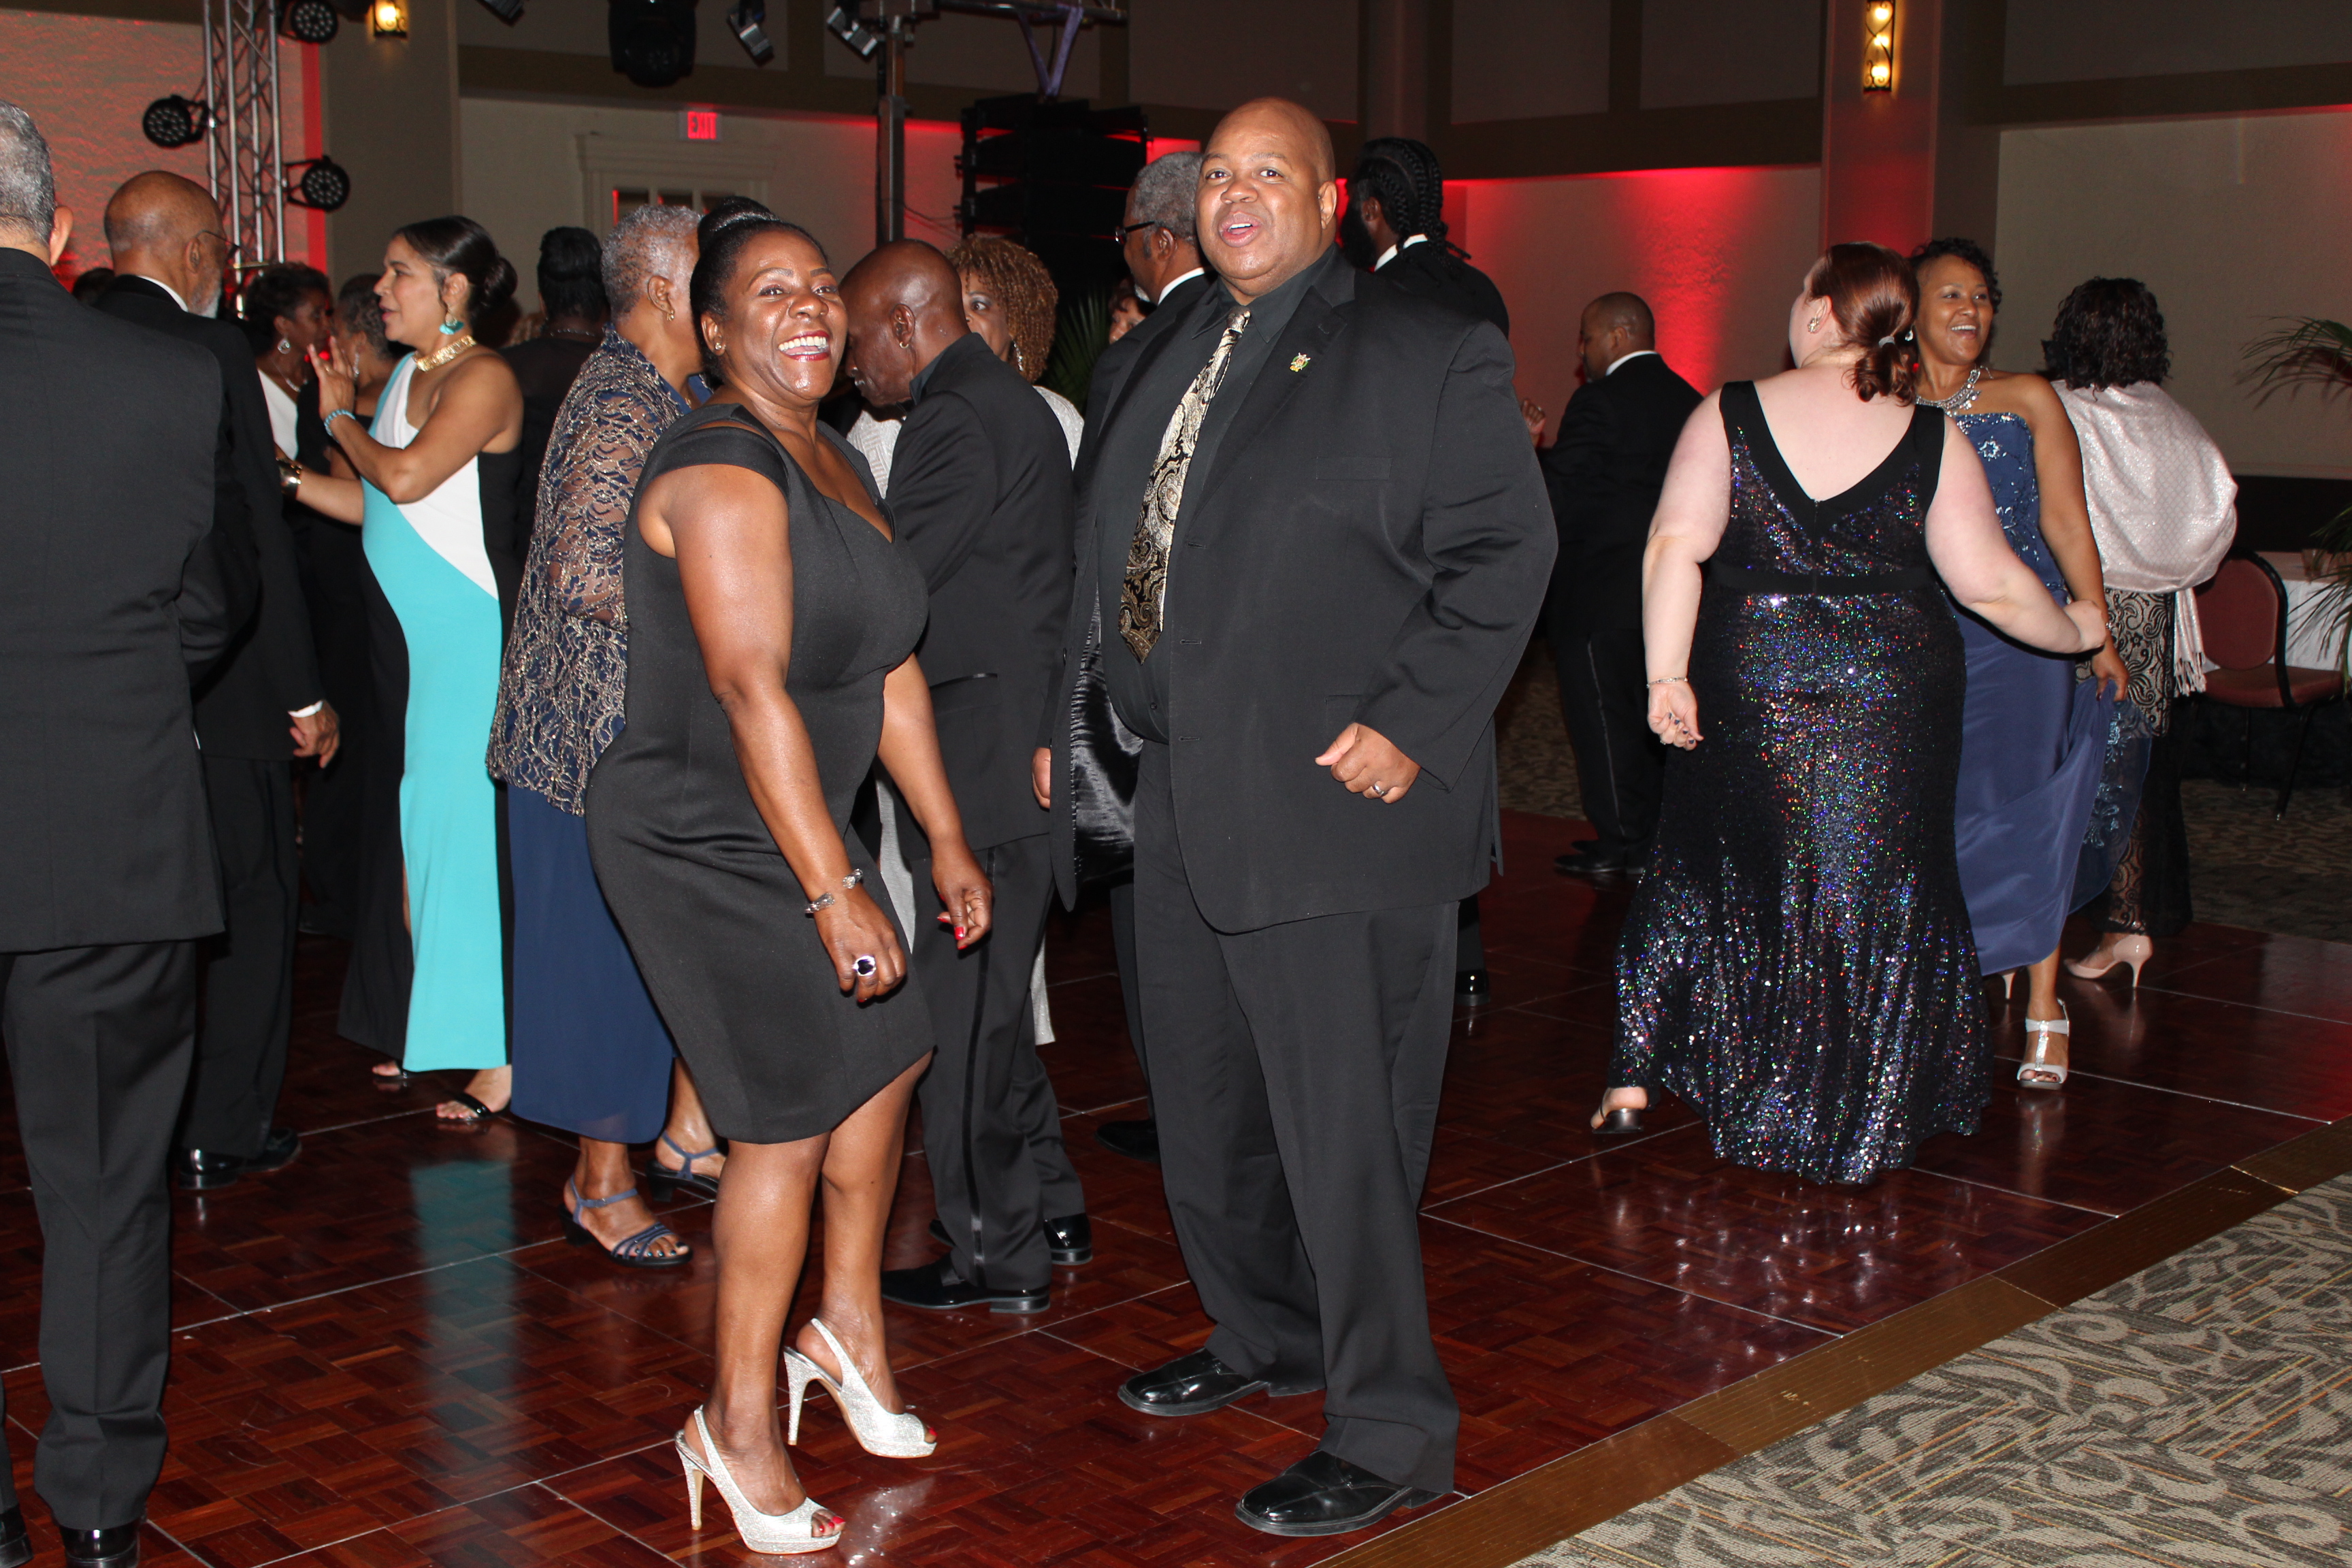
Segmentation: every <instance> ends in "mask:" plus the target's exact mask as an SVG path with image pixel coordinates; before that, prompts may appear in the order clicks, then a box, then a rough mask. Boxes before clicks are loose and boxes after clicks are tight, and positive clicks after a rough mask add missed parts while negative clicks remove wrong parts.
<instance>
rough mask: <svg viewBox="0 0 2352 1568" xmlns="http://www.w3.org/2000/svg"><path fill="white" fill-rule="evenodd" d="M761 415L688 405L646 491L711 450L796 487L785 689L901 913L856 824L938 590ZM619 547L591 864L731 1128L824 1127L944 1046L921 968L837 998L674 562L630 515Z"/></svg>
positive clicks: (591, 816) (712, 458)
mask: <svg viewBox="0 0 2352 1568" xmlns="http://www.w3.org/2000/svg"><path fill="white" fill-rule="evenodd" d="M756 423H757V421H756V419H755V418H754V417H753V416H751V414H750V412H749V411H748V410H746V409H744V408H742V407H740V406H739V405H731V404H710V405H705V406H704V407H702V408H700V409H698V410H697V411H696V412H694V413H692V414H689V415H688V416H686V417H684V418H682V419H680V420H679V421H678V422H677V424H675V425H673V426H670V427H669V429H668V430H667V432H666V433H665V434H664V435H663V436H662V438H661V440H660V441H659V442H658V443H657V444H656V446H655V447H654V449H653V452H652V454H651V455H650V456H649V457H648V458H646V467H645V474H644V477H643V478H642V479H640V480H639V482H638V487H637V494H638V496H639V497H640V498H642V497H643V496H644V494H645V492H646V489H647V488H649V487H650V486H651V485H652V483H653V481H654V480H655V479H658V478H659V477H660V476H662V475H663V474H666V473H667V472H669V471H670V470H671V469H673V468H692V467H695V466H697V465H700V464H711V463H716V464H725V465H729V466H731V467H735V468H749V469H751V471H752V472H753V473H756V474H760V475H761V476H763V477H765V478H766V479H768V480H769V482H771V483H772V484H773V485H775V486H776V487H777V488H778V489H781V490H782V491H783V492H784V498H785V503H786V505H787V506H789V507H790V509H791V516H792V524H791V526H792V557H793V647H792V667H791V668H790V669H789V670H788V671H787V672H786V676H785V680H784V689H785V690H786V691H787V692H788V693H790V694H791V697H792V699H793V703H794V704H795V705H796V706H797V707H798V708H799V710H800V715H801V721H802V722H803V724H804V725H806V726H807V729H808V737H809V743H810V746H811V747H812V749H813V750H814V752H815V754H816V769H817V777H818V781H819V783H820V784H822V786H823V788H824V800H825V805H826V808H827V809H828V810H830V811H831V812H832V814H833V820H834V825H835V827H836V828H839V829H841V830H843V843H844V845H845V847H847V849H848V851H849V862H850V864H851V865H853V866H855V867H856V868H859V869H860V870H862V871H864V872H865V873H866V883H865V887H866V891H867V892H868V893H870V894H872V895H873V897H874V899H875V900H876V901H877V903H879V904H880V905H881V906H882V907H883V908H884V909H885V910H889V909H890V903H889V895H888V893H887V892H886V891H885V890H884V889H883V886H882V879H881V878H880V877H879V876H877V874H876V871H875V867H874V864H873V860H872V858H871V857H869V856H868V855H867V853H866V847H865V846H864V845H863V844H861V843H860V842H859V841H858V839H857V837H856V835H854V834H851V833H849V832H847V831H846V829H847V826H848V822H849V809H850V803H851V800H852V798H853V797H854V796H855V795H856V793H857V788H858V785H859V784H861V783H863V782H864V780H865V778H866V773H868V772H869V771H870V770H871V769H872V767H873V765H874V754H875V748H876V746H877V743H878V742H879V741H880V738H881V734H882V681H883V678H884V677H885V676H886V675H887V674H888V673H889V672H890V670H892V669H893V668H896V667H897V666H898V664H899V663H900V662H901V661H902V660H904V659H905V658H906V657H907V655H908V653H909V652H911V651H912V650H913V648H914V646H915V642H916V639H917V638H918V637H920V636H921V635H922V631H923V622H924V619H925V617H926V616H928V614H929V595H927V594H926V593H925V591H924V587H923V579H922V576H921V574H920V573H919V571H918V569H917V568H916V566H915V564H914V563H913V562H912V561H911V560H910V559H909V558H908V556H907V554H906V552H904V551H902V550H900V549H899V548H898V546H897V545H896V544H894V543H892V542H890V541H889V540H888V539H887V538H885V537H884V536H883V535H882V534H881V533H880V532H879V531H877V530H876V529H875V527H874V526H873V525H872V524H871V523H869V522H867V521H866V520H865V519H864V518H861V517H859V516H858V515H857V514H856V512H854V511H852V510H849V509H848V508H847V507H845V506H840V505H837V504H835V502H833V501H831V500H826V499H825V498H824V496H822V495H820V494H819V493H818V492H817V489H816V487H815V486H814V485H813V484H811V483H810V482H809V479H808V477H807V475H805V474H804V473H803V472H802V471H801V468H800V466H799V465H798V464H797V463H795V462H793V459H792V458H791V457H790V456H789V455H788V454H787V453H786V452H785V450H784V448H783V447H782V444H781V443H779V442H778V441H777V440H776V439H775V437H773V436H772V435H770V434H769V433H768V432H767V431H765V430H764V429H762V430H759V431H756V432H755V431H752V430H748V429H744V428H741V427H740V426H744V425H751V424H756ZM822 435H823V437H824V438H826V439H830V440H833V441H834V442H835V444H836V445H839V444H840V438H839V437H835V436H834V434H833V433H832V432H831V431H830V430H823V431H822ZM843 450H844V451H845V452H846V451H847V450H848V448H847V447H843ZM852 464H853V466H858V465H857V460H856V458H855V456H854V455H852ZM624 551H625V555H624V563H623V573H624V579H623V581H624V585H625V586H624V597H625V600H626V602H627V604H628V606H629V678H628V679H629V685H628V699H627V704H626V709H625V728H624V729H623V730H622V731H621V734H620V737H619V738H618V739H617V740H615V741H614V742H613V744H612V745H611V747H610V748H608V749H607V750H606V751H605V752H604V757H603V758H602V759H601V760H600V761H599V762H598V763H597V764H596V769H595V772H594V773H593V774H592V775H591V776H590V778H589V782H588V800H587V805H588V812H587V816H588V843H589V849H590V852H591V854H592V856H593V858H594V861H595V865H596V879H597V881H598V883H599V884H600V885H601V886H602V887H603V888H604V899H605V901H606V902H607V903H609V904H610V905H611V906H612V908H613V913H614V917H615V918H616V919H617V920H618V921H619V922H620V927H621V931H622V933H623V934H624V935H625V936H626V937H627V938H628V941H629V950H630V952H632V953H634V954H635V957H636V961H637V967H638V969H639V971H640V972H642V973H643V974H644V975H645V980H646V989H647V990H648V991H650V992H651V993H652V994H653V998H654V1004H655V1005H656V1006H657V1007H659V1008H660V1009H661V1015H662V1020H663V1022H665V1023H666V1024H667V1025H668V1026H669V1031H670V1035H671V1037H673V1038H674V1039H676V1041H677V1048H678V1050H679V1052H680V1053H681V1054H683V1055H684V1056H685V1058H686V1060H687V1064H688V1066H689V1067H691V1068H693V1069H694V1078H695V1084H696V1087H697V1088H698V1089H700V1091H701V1094H702V1102H703V1104H704V1105H705V1106H706V1107H708V1108H709V1112H710V1122H711V1125H712V1126H713V1127H715V1128H716V1129H718V1131H719V1135H720V1136H722V1137H725V1138H728V1139H742V1140H744V1141H746V1142H753V1143H780V1142H791V1141H793V1140H796V1139H801V1138H811V1137H814V1136H815V1135H816V1134H818V1133H820V1132H825V1131H831V1130H832V1129H833V1128H835V1127H837V1126H839V1125H840V1124H841V1123H842V1121H844V1120H845V1119H846V1118H847V1117H848V1115H849V1114H850V1112H852V1111H854V1110H856V1109H857V1108H858V1107H859V1106H861V1105H863V1104H865V1103H866V1100H870V1099H872V1098H873V1096H874V1094H875V1093H876V1091H877V1090H878V1089H881V1088H882V1087H883V1086H884V1085H885V1084H887V1083H888V1082H889V1081H890V1080H891V1079H894V1078H896V1077H897V1076H898V1074H899V1073H901V1072H903V1071H905V1070H906V1069H907V1068H908V1067H909V1066H911V1065H912V1064H913V1063H915V1062H916V1061H918V1060H919V1059H920V1058H922V1056H923V1054H924V1053H925V1052H926V1051H929V1049H930V1048H931V1026H930V1019H929V1016H928V1015H927V1014H926V1013H925V1012H924V1009H923V999H922V997H921V996H920V995H919V994H917V992H916V990H915V987H914V986H912V985H911V984H909V985H901V986H900V987H899V988H898V990H897V991H894V992H892V993H891V994H889V995H887V996H885V997H883V998H882V999H881V1000H879V1001H877V1002H871V1003H867V1004H866V1005H859V1004H857V1003H856V1002H855V1001H853V1000H851V999H850V998H849V997H847V996H845V995H843V994H842V993H841V987H840V984H839V982H838V981H837V980H836V978H835V972H834V967H833V962H832V960H831V959H830V958H828V957H827V956H826V954H825V952H824V948H823V946H822V945H821V944H820V943H819V942H818V940H817V931H816V922H815V921H814V920H811V919H810V918H809V917H808V916H807V915H806V914H804V913H803V912H802V911H803V906H804V905H805V904H806V903H807V902H808V899H807V895H806V894H805V893H803V891H802V890H801V885H800V881H799V879H797V878H795V877H794V876H793V872H792V868H791V867H790V866H788V865H786V864H785V862H784V858H783V856H782V853H780V852H779V851H778V849H777V848H776V842H775V839H774V838H773V837H772V836H771V835H770V834H769V832H768V826H767V824H766V823H765V822H764V821H763V820H762V819H761V816H760V813H759V809H758V808H757V807H756V806H755V805H752V802H751V789H750V787H749V786H748V785H747V784H745V783H744V780H743V770H742V767H741V766H740V763H738V762H737V761H736V757H735V737H734V733H733V731H732V730H731V728H730V726H729V724H728V721H727V715H726V713H725V711H724V710H721V709H720V707H719V700H718V699H717V698H715V697H713V696H712V695H711V692H710V679H709V673H708V672H707V671H706V670H705V669H704V668H703V663H702V650H701V647H700V646H699V645H698V643H697V641H696V640H695V635H694V626H693V625H692V623H691V622H690V621H689V620H688V617H687V611H686V595H685V593H684V590H683V589H682V588H681V586H680V584H679V581H678V571H677V562H676V561H674V560H672V559H671V558H670V557H668V556H666V555H662V554H660V553H658V552H656V551H654V550H653V549H652V548H651V547H650V546H648V545H647V544H646V542H645V538H644V536H643V535H642V534H641V533H640V532H639V531H638V530H637V519H636V516H635V512H634V511H633V512H632V514H631V516H630V518H629V523H628V532H627V536H626V539H625V543H624ZM893 913H894V915H896V913H897V912H896V911H893ZM898 919H899V924H900V926H901V929H902V930H903V929H904V926H905V923H906V922H905V919H904V917H903V916H898Z"/></svg>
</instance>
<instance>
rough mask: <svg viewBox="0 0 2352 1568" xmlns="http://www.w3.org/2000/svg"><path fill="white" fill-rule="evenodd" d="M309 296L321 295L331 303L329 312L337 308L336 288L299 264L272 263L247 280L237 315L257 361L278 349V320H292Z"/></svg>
mask: <svg viewBox="0 0 2352 1568" xmlns="http://www.w3.org/2000/svg"><path fill="white" fill-rule="evenodd" d="M307 294H317V295H318V296H319V297H320V299H322V300H327V301H328V306H329V309H332V308H333V300H334V298H335V286H334V285H333V284H332V283H330V282H328V281H327V275H326V274H325V273H323V272H321V271H320V270H319V269H318V268H315V267H305V266H303V265H302V264H301V263H299V262H297V261H278V262H272V263H271V264H270V265H268V266H267V267H264V268H261V269H260V270H259V271H257V272H256V273H255V274H254V275H253V276H252V277H250V278H248V279H246V281H245V292H244V293H242V294H240V295H239V296H237V301H236V313H237V320H238V325H240V326H242V327H243V328H244V329H245V337H246V341H247V342H249V343H251V344H252V345H253V353H254V357H255V358H257V359H258V358H259V357H260V356H261V355H263V354H266V353H268V352H269V351H270V350H271V349H272V348H275V347H276V346H277V344H278V317H280V316H284V317H286V318H288V319H289V320H291V319H292V318H293V315H294V312H295V311H297V310H300V309H301V308H302V299H303V296H305V295H307Z"/></svg>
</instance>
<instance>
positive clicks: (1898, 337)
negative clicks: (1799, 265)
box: [1805, 241, 1919, 403]
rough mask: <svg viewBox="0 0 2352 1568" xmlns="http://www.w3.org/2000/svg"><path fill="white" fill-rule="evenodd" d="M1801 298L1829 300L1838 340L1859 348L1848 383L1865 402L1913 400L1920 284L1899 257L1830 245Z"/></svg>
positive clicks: (1858, 245) (1879, 248)
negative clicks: (1913, 334)
mask: <svg viewBox="0 0 2352 1568" xmlns="http://www.w3.org/2000/svg"><path fill="white" fill-rule="evenodd" d="M1805 298H1807V299H1809V300H1828V301H1829V302H1830V314H1831V315H1832V316H1833V317H1835V318H1836V320H1837V325H1838V335H1839V336H1840V337H1841V338H1842V339H1843V340H1844V341H1845V342H1850V343H1855V344H1858V345H1860V347H1861V349H1862V359H1861V361H1860V363H1857V364H1855V366H1854V367H1853V374H1851V375H1849V376H1848V377H1847V380H1848V382H1849V383H1850V384H1852V385H1853V390H1854V395H1856V396H1858V397H1860V398H1861V399H1862V400H1863V401H1864V402H1865V403H1866V402H1868V401H1869V400H1870V399H1872V398H1874V397H1892V398H1894V399H1895V401H1896V402H1898V403H1908V402H1910V401H1911V399H1912V395H1913V393H1912V384H1913V381H1914V380H1915V378H1916V371H1915V369H1914V367H1913V365H1912V363H1911V345H1910V344H1909V343H1908V342H1906V341H1905V340H1906V338H1908V337H1909V336H1910V333H1911V323H1912V322H1913V321H1915V320H1916V318H1917V316H1918V314H1919V281H1918V279H1916V277H1914V276H1913V274H1912V271H1911V264H1910V263H1909V262H1908V261H1906V260H1905V259H1904V258H1903V256H1902V254H1901V253H1900V252H1899V251H1893V250H1889V249H1887V248H1886V247H1885V246H1883V245H1871V244H1868V243H1866V242H1862V241H1849V242H1848V243H1846V244H1843V245H1832V246H1831V247H1829V249H1828V250H1826V251H1824V252H1822V258H1821V259H1820V260H1819V261H1816V262H1814V263H1813V269H1812V270H1811V272H1808V273H1806V274H1805Z"/></svg>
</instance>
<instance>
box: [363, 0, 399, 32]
mask: <svg viewBox="0 0 2352 1568" xmlns="http://www.w3.org/2000/svg"><path fill="white" fill-rule="evenodd" d="M368 30H369V31H370V32H372V33H373V34H374V35H375V36H376V37H379V38H404V37H408V0H374V4H373V5H370V6H369V7H368Z"/></svg>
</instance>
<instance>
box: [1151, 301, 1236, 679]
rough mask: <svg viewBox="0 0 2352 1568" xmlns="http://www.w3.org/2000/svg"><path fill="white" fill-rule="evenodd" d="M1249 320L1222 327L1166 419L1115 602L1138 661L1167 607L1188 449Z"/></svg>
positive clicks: (1195, 441)
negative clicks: (1206, 360) (1171, 553)
mask: <svg viewBox="0 0 2352 1568" xmlns="http://www.w3.org/2000/svg"><path fill="white" fill-rule="evenodd" d="M1249 319H1250V313H1249V307H1248V306H1246V305H1244V306H1243V307H1241V308H1240V309H1238V310H1235V311H1234V313H1233V316H1232V318H1231V319H1230V320H1228V321H1226V322H1225V333H1224V336H1223V337H1221V338H1219V339H1218V340H1217V352H1216V353H1213V354H1211V355H1210V356H1209V363H1207V364H1204V365H1202V367H1201V374H1198V375H1196V376H1194V377H1193V378H1192V385H1190V386H1188V387H1186V388H1185V389H1184V396H1183V398H1182V400H1181V402H1179V403H1178V404H1177V405H1176V412H1175V413H1174V414H1172V415H1171V416H1169V419H1168V431H1167V434H1165V435H1163V436H1161V437H1160V456H1159V458H1157V459H1156V460H1154V461H1153V463H1152V465H1151V478H1150V480H1149V481H1147V482H1146V483H1145V485H1144V487H1143V516H1142V518H1141V519H1140V520H1139V521H1138V522H1137V523H1136V527H1135V540H1134V542H1132V543H1131V544H1129V546H1128V549H1127V582H1126V585H1125V586H1124V588H1122V590H1121V591H1120V593H1119V596H1118V635H1119V636H1120V637H1124V638H1126V639H1127V646H1128V647H1130V648H1133V649H1134V650H1135V657H1136V658H1149V657H1150V653H1151V645H1152V644H1154V643H1156V642H1158V641H1159V640H1160V616H1161V613H1162V612H1163V611H1164V610H1165V609H1166V608H1167V604H1168V547H1169V546H1170V545H1171V543H1173V542H1174V540H1175V535H1176V514H1177V513H1178V512H1179V511H1181V510H1183V507H1184V475H1185V473H1186V471H1187V470H1189V469H1190V468H1192V449H1193V448H1194V447H1198V446H1199V445H1200V444H1201V421H1202V418H1203V417H1204V416H1206V415H1207V414H1208V412H1209V400H1210V399H1212V398H1213V397H1215V396H1216V395H1217V388H1219V387H1220V386H1223V384H1224V383H1225V367H1226V366H1227V365H1228V364H1231V363H1233V358H1234V344H1235V343H1236V342H1240V341H1241V335H1242V329H1243V328H1244V327H1246V326H1248V325H1249Z"/></svg>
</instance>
